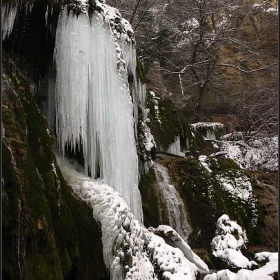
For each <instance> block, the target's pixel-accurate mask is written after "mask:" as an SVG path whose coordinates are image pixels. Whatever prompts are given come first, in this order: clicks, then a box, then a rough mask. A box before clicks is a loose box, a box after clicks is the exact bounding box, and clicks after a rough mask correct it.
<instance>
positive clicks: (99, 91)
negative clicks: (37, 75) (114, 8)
mask: <svg viewBox="0 0 280 280" xmlns="http://www.w3.org/2000/svg"><path fill="white" fill-rule="evenodd" d="M132 54H133V53H132ZM127 56H128V55H127ZM127 56H126V58H127ZM132 60H133V59H131V60H130V61H132ZM55 62H56V68H57V80H56V120H57V123H56V129H57V130H56V133H57V139H58V145H59V148H60V151H62V153H63V154H64V153H65V146H66V145H67V144H69V145H70V147H71V148H72V149H73V150H74V151H75V149H76V146H78V148H79V149H81V148H82V149H83V155H84V159H85V173H86V174H87V172H88V170H89V174H90V175H91V177H92V178H97V177H100V178H101V179H103V180H104V182H105V183H107V184H109V185H110V186H112V187H113V188H114V189H115V190H117V191H119V192H120V193H121V194H122V197H123V198H124V199H125V201H126V202H127V203H128V205H129V206H130V207H131V209H132V212H133V213H134V214H135V215H136V216H137V218H138V219H139V220H140V221H141V220H142V205H141V197H140V192H139V190H138V173H139V172H138V157H137V151H136V142H135V134H134V133H135V131H134V119H133V104H132V100H131V96H130V91H129V86H128V83H127V75H128V74H127V68H126V65H125V63H126V62H125V61H124V60H123V55H122V50H121V49H120V44H119V42H118V41H116V38H115V37H114V34H113V33H112V31H111V28H110V26H109V25H108V23H107V21H106V20H104V19H103V17H102V16H101V15H100V14H98V13H94V14H93V15H92V18H91V19H90V18H89V16H88V14H87V13H81V14H80V15H79V17H76V16H73V15H71V13H70V16H69V17H68V15H67V9H64V10H63V11H62V12H61V13H60V16H59V21H58V27H57V35H56V46H55ZM81 144H82V145H81Z"/></svg>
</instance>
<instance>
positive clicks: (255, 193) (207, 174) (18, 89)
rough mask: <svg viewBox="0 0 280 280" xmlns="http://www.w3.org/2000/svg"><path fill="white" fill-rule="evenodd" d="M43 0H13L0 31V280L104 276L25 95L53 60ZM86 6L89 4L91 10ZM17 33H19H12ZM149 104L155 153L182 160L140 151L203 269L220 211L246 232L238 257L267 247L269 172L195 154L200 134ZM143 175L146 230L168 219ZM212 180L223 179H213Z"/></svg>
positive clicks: (86, 216) (88, 215) (55, 10)
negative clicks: (163, 172)
mask: <svg viewBox="0 0 280 280" xmlns="http://www.w3.org/2000/svg"><path fill="white" fill-rule="evenodd" d="M23 2H24V1H23ZM26 2H28V1H26ZM52 2H53V1H49V2H48V3H52ZM4 3H6V4H7V2H6V1H4ZM32 3H33V9H32V13H28V9H29V8H30V5H31V4H32ZM46 3H47V1H30V3H29V2H28V5H26V6H25V5H23V4H22V5H21V6H20V8H19V10H20V12H19V15H18V17H17V18H16V20H15V27H16V28H15V29H14V30H13V31H11V30H10V29H9V28H10V27H7V28H8V29H7V30H6V32H8V33H7V34H8V35H9V37H7V38H8V39H6V40H5V41H4V44H3V46H4V52H3V61H2V63H3V73H2V157H3V158H2V171H3V172H2V234H3V242H2V245H3V248H2V253H3V262H2V271H3V278H4V279H96V280H102V279H109V278H110V276H109V273H108V271H107V270H106V268H105V264H104V261H103V257H102V256H103V255H102V254H103V250H102V241H101V229H100V224H99V223H98V222H96V221H94V220H93V218H92V210H91V208H90V207H89V206H88V205H87V204H86V203H85V202H83V201H81V200H80V199H79V198H78V197H77V196H75V195H74V194H73V192H72V191H71V190H70V188H69V186H68V185H67V182H65V180H64V179H63V177H62V175H61V172H60V170H59V168H58V165H57V163H56V156H55V148H54V147H55V144H54V143H55V139H54V136H53V135H52V133H51V132H50V129H49V127H48V125H47V121H46V118H45V117H44V116H43V115H42V113H41V112H40V109H41V108H40V109H39V107H38V105H42V104H43V103H44V100H43V99H44V98H45V96H44V95H42V94H41V95H40V92H39V91H37V95H36V94H35V95H36V96H34V93H36V90H32V91H31V90H30V89H34V84H35V85H37V86H38V85H39V84H40V83H41V84H40V88H41V89H42V88H44V85H43V83H46V81H47V78H46V77H47V75H48V74H50V73H49V72H48V71H49V66H50V64H52V59H53V57H52V55H53V47H54V34H55V29H56V24H57V19H58V14H59V5H58V4H57V2H56V1H55V2H53V3H52V5H53V6H52V10H51V5H50V6H48V7H47V6H46V5H47V4H46ZM93 3H94V1H90V5H91V7H92V5H93ZM8 6H9V5H8ZM46 7H47V8H46ZM10 9H11V10H10V12H11V11H12V8H11V7H10ZM46 10H48V13H46V14H45V12H46ZM26 14H27V15H28V17H27V18H24V15H26ZM45 15H47V18H45ZM42 19H43V20H42ZM46 22H47V24H46ZM22 30H25V31H26V33H24V34H21V31H22ZM9 32H11V33H9ZM38 34H39V35H38ZM8 35H7V36H8ZM20 35H23V36H20ZM36 36H39V38H38V37H36ZM46 38H48V39H46ZM42 46H43V47H42ZM137 66H138V65H137ZM139 68H140V67H139V66H138V71H139ZM138 74H139V73H138ZM143 80H144V78H143ZM35 88H36V87H35ZM156 100H157V99H156V98H155V96H153V95H149V94H148V96H147V103H146V105H147V107H148V108H149V109H150V114H149V118H150V123H149V126H150V129H151V132H152V134H153V135H154V138H155V141H156V143H157V145H158V147H157V151H163V152H164V151H166V150H168V148H169V147H170V145H172V143H173V142H174V140H176V139H177V140H178V142H179V146H180V147H179V148H182V151H179V152H184V153H186V154H187V153H188V154H189V155H192V156H188V157H185V158H183V157H182V156H173V157H169V156H168V154H167V156H166V157H163V158H162V159H160V158H159V157H156V151H155V150H154V149H155V148H154V149H153V150H151V151H150V153H151V157H153V160H155V161H157V162H159V163H160V164H162V165H163V166H165V167H166V168H168V170H169V176H170V179H171V184H172V185H173V186H174V187H175V188H176V190H177V192H178V193H179V194H180V196H181V198H182V200H183V202H184V206H185V209H186V212H187V218H188V220H189V223H190V225H191V228H192V232H191V234H190V235H189V238H188V243H189V244H190V246H191V247H193V248H194V250H195V251H196V253H197V254H198V255H199V256H200V257H201V258H202V259H203V260H204V261H205V262H206V263H207V264H208V265H209V267H211V268H219V263H217V262H216V260H215V259H213V258H212V256H211V253H210V242H211V240H212V238H213V236H214V233H215V228H216V227H215V223H216V220H217V219H218V218H219V217H220V216H221V215H222V214H225V213H226V214H228V215H229V216H230V217H231V219H232V220H237V221H238V223H239V224H240V225H241V226H242V227H244V228H245V229H246V232H247V236H248V239H249V244H248V246H247V248H248V250H247V255H248V256H252V255H253V254H254V253H256V252H259V251H260V250H268V251H275V250H277V242H278V238H277V226H278V224H277V219H276V218H277V204H278V194H277V191H278V189H277V181H278V176H277V173H269V172H267V173H261V172H255V173H253V172H249V171H244V170H241V169H240V168H239V167H238V166H237V165H236V164H235V163H234V162H233V161H231V160H229V159H225V158H223V157H217V158H209V157H199V155H206V154H207V155H209V154H211V153H213V152H216V150H215V148H213V146H212V145H210V144H209V141H208V142H207V141H204V139H203V136H205V135H202V134H203V133H199V132H195V131H194V132H192V131H191V129H190V126H189V124H188V121H187V120H186V118H185V117H184V116H183V114H181V112H179V111H177V110H176V109H175V107H174V105H173V104H172V102H171V101H170V100H167V99H164V100H160V99H159V100H157V101H156ZM158 114H160V118H158V117H159V116H158ZM138 125H139V127H140V124H138ZM143 131H144V132H146V131H145V130H144V129H143ZM143 131H142V132H143ZM138 136H139V135H138ZM140 158H141V157H140ZM141 159H142V158H141ZM149 159H150V157H149ZM145 160H147V159H146V158H145V157H144V156H143V161H145ZM143 169H144V168H143ZM146 171H147V172H146V173H144V172H143V174H142V178H141V182H140V191H141V196H142V204H143V212H144V224H145V226H146V227H150V226H152V227H155V228H156V227H157V226H158V225H159V224H160V223H165V224H168V222H169V220H168V214H167V212H166V211H167V209H166V207H165V205H164V201H163V199H162V197H161V194H160V193H159V189H158V186H157V181H156V176H155V174H154V171H153V169H152V168H150V169H149V168H147V170H146ZM222 176H224V177H226V178H227V182H221V180H220V178H221V177H222ZM238 178H243V179H244V178H245V179H244V180H245V182H247V183H248V184H247V185H244V184H241V187H243V191H246V194H247V196H246V199H244V197H240V196H238V195H237V191H236V190H240V186H239V184H238V182H237V181H236V180H237V179H238ZM244 180H243V181H244ZM229 182H230V183H235V185H234V186H235V188H231V189H226V187H225V186H226V185H227V184H226V183H229ZM249 183H250V184H249ZM248 188H250V189H248Z"/></svg>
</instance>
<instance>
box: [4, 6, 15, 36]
mask: <svg viewBox="0 0 280 280" xmlns="http://www.w3.org/2000/svg"><path fill="white" fill-rule="evenodd" d="M16 14H17V6H13V5H12V4H11V3H3V5H2V41H4V40H5V38H6V37H8V36H9V35H10V33H11V32H12V30H13V26H14V22H15V18H16Z"/></svg>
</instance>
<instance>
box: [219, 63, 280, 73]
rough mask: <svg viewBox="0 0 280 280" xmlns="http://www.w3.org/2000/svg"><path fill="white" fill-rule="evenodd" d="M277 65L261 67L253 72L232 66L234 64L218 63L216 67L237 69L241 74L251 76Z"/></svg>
mask: <svg viewBox="0 0 280 280" xmlns="http://www.w3.org/2000/svg"><path fill="white" fill-rule="evenodd" d="M275 65H277V63H273V64H271V65H268V66H265V67H261V68H258V69H253V70H249V71H248V70H245V69H242V68H240V67H238V66H235V65H232V64H227V63H218V64H216V66H221V67H228V68H233V69H236V70H238V71H240V72H243V73H246V74H251V73H254V72H257V71H262V70H266V69H268V68H271V67H273V66H275Z"/></svg>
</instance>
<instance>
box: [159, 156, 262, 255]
mask: <svg viewBox="0 0 280 280" xmlns="http://www.w3.org/2000/svg"><path fill="white" fill-rule="evenodd" d="M160 163H161V164H163V165H164V166H166V167H167V168H168V170H169V175H170V178H171V183H172V184H173V185H174V186H175V187H176V188H177V189H178V191H179V193H180V196H181V198H182V199H183V201H184V205H185V209H186V211H187V213H188V216H189V218H190V224H191V226H192V229H193V232H192V233H191V235H190V236H189V239H188V243H189V244H190V246H191V247H192V248H206V249H207V250H209V253H210V243H211V240H212V238H213V237H214V235H215V230H216V226H215V224H216V221H217V219H218V218H219V217H220V216H221V215H223V214H227V215H229V217H230V218H231V219H232V220H235V221H237V222H238V223H239V224H240V225H241V226H242V227H243V228H245V229H246V232H247V236H248V239H249V241H250V244H251V245H256V244H262V241H261V239H260V234H259V233H260V230H261V227H262V226H263V223H264V219H263V216H262V209H261V206H260V204H259V203H258V201H256V200H255V199H254V198H253V197H252V198H250V199H249V200H248V201H246V200H242V199H241V198H238V197H237V196H233V195H231V193H229V192H228V191H226V190H225V188H224V187H223V185H222V184H221V182H220V181H219V180H218V179H217V177H216V176H217V175H220V176H222V177H226V178H227V179H228V180H230V182H231V184H232V185H236V184H239V183H238V180H237V179H238V178H240V179H242V180H244V179H246V180H249V181H251V178H250V177H247V176H246V174H245V172H244V171H243V170H241V169H240V168H239V167H238V166H237V165H236V163H235V162H233V161H232V160H230V159H226V158H209V165H210V168H211V169H212V170H213V172H208V171H207V170H206V169H205V168H204V167H203V166H202V165H201V163H200V161H199V160H197V159H195V158H185V159H165V160H161V161H160ZM251 182H253V181H251ZM237 187H240V186H237V185H236V188H237ZM256 218H257V221H256Z"/></svg>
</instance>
